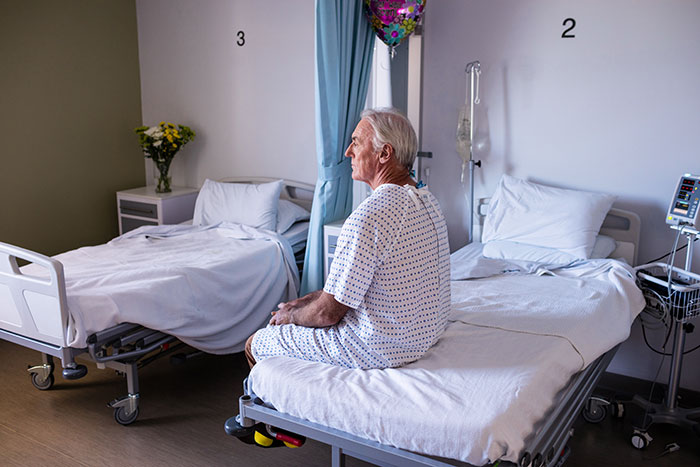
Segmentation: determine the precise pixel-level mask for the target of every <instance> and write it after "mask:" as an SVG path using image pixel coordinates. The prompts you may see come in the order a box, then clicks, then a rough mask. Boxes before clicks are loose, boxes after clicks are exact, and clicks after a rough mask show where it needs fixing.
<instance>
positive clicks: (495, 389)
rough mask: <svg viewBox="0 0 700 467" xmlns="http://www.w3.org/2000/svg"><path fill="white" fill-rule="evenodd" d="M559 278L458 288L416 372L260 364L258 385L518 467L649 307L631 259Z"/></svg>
mask: <svg viewBox="0 0 700 467" xmlns="http://www.w3.org/2000/svg"><path fill="white" fill-rule="evenodd" d="M482 266H483V265H482ZM481 272H482V273H483V270H481ZM553 272H554V273H555V274H557V275H556V276H551V275H537V274H519V275H518V274H514V273H508V274H506V275H497V276H493V277H490V278H487V279H479V280H469V281H458V282H454V281H453V283H452V301H453V311H452V315H451V318H450V323H449V325H448V327H447V329H446V331H445V333H444V335H443V336H442V337H441V339H440V340H439V341H438V343H437V344H436V345H435V346H434V347H433V348H432V349H430V350H429V351H428V353H427V354H426V355H425V356H424V357H423V358H422V359H420V360H419V361H417V362H413V363H411V364H409V365H406V366H405V367H402V368H398V369H387V370H367V371H362V370H347V369H342V368H338V367H332V366H328V365H323V364H320V363H310V362H304V361H300V360H294V359H289V358H283V357H276V358H270V359H266V360H264V361H262V362H260V363H258V364H257V365H255V367H254V368H253V371H252V373H251V383H252V389H253V391H254V392H255V393H256V394H257V395H258V396H259V397H261V398H262V399H263V400H264V401H266V402H267V403H269V404H271V405H272V406H274V407H275V408H276V409H277V410H280V411H282V412H285V413H288V414H291V415H295V416H298V417H302V418H305V419H308V420H310V421H312V422H316V423H320V424H323V425H326V426H329V427H333V428H337V429H341V430H344V431H347V432H349V433H352V434H355V435H358V436H361V437H363V438H367V439H371V440H375V441H378V442H380V443H384V444H387V445H391V446H396V447H399V448H403V449H408V450H411V451H415V452H420V453H424V454H428V455H435V456H442V457H447V458H451V459H458V460H461V461H465V462H469V463H471V464H474V465H482V464H484V463H487V462H493V461H495V460H496V459H501V458H503V459H506V460H510V461H514V462H515V461H517V459H518V456H519V454H520V451H521V450H522V448H523V447H524V439H525V437H526V436H527V435H528V434H529V433H531V432H532V430H533V427H534V426H535V424H536V423H537V422H538V421H539V420H540V419H541V418H542V417H543V415H544V414H545V413H546V411H547V410H548V409H549V408H550V407H551V405H552V403H553V401H554V399H555V397H556V395H557V393H558V392H559V391H560V390H561V389H562V388H564V387H565V386H566V384H567V383H568V381H569V380H570V378H571V376H573V375H574V374H575V373H576V372H577V371H579V370H581V369H582V368H583V367H584V366H585V365H587V364H588V363H590V362H591V361H592V360H593V359H595V358H597V356H599V355H602V354H603V353H604V352H606V351H607V350H609V349H610V348H612V347H613V346H614V345H616V344H617V343H619V342H621V341H623V340H625V339H626V338H627V336H628V335H629V330H630V326H631V323H632V321H633V320H634V317H635V316H636V315H637V314H638V313H639V311H641V309H642V308H643V304H644V302H643V298H642V296H641V293H640V292H639V290H638V289H637V288H636V286H635V284H634V276H633V275H632V274H630V270H629V268H628V267H627V266H626V265H624V264H623V263H621V262H618V261H614V260H599V261H591V262H585V263H581V264H579V265H578V266H577V267H576V268H567V270H566V271H563V270H555V271H553ZM548 274H549V273H548ZM476 275H477V276H478V275H479V274H476Z"/></svg>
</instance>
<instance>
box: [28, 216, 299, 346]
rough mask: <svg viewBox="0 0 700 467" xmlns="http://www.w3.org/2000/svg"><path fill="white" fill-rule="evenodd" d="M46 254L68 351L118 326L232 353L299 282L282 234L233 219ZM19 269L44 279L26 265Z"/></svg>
mask: <svg viewBox="0 0 700 467" xmlns="http://www.w3.org/2000/svg"><path fill="white" fill-rule="evenodd" d="M55 258H56V259H58V260H59V261H61V263H62V264H63V266H64V271H65V277H66V295H67V301H68V308H69V314H70V318H69V325H68V337H69V345H70V346H71V347H76V348H83V347H85V346H86V339H87V336H88V335H90V334H91V333H93V332H96V331H101V330H104V329H107V328H109V327H111V326H114V325H116V324H119V323H124V322H127V323H136V324H141V325H143V326H146V327H148V328H151V329H156V330H159V331H163V332H166V333H168V334H171V335H173V336H175V337H177V338H179V339H180V340H182V341H183V342H185V343H187V344H189V345H191V346H193V347H195V348H197V349H200V350H203V351H205V352H209V353H215V354H226V353H233V352H239V351H241V350H243V347H244V345H245V340H246V339H247V338H248V336H250V335H251V334H252V333H253V332H255V331H256V330H257V329H259V328H260V327H263V326H264V325H265V324H267V322H268V321H269V318H270V312H271V311H272V310H274V309H275V308H276V305H277V304H278V303H279V302H280V301H286V300H289V299H292V298H295V297H296V296H297V289H298V282H299V277H298V270H297V268H296V265H295V263H294V255H293V254H292V251H291V247H290V245H289V243H288V242H287V241H286V240H285V239H284V238H283V237H281V236H279V235H277V234H275V233H274V232H271V231H263V230H258V229H254V228H252V227H248V226H243V225H240V224H233V223H221V224H217V225H213V226H206V227H195V226H187V225H175V226H172V225H166V226H145V227H140V228H138V229H136V230H133V231H131V232H128V233H126V234H125V235H122V236H121V237H117V238H116V239H114V240H112V241H111V242H109V243H107V244H104V245H98V246H93V247H84V248H80V249H77V250H73V251H70V252H67V253H63V254H60V255H57V256H56V257H55ZM22 272H23V273H25V274H29V275H37V276H41V275H45V270H44V269H43V268H41V267H39V266H37V265H33V264H32V265H28V266H25V267H24V268H22Z"/></svg>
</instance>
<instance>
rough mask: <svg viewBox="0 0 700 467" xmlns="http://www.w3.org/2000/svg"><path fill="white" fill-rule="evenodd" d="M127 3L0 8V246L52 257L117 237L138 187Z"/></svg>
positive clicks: (42, 2) (132, 26) (19, 2)
mask: <svg viewBox="0 0 700 467" xmlns="http://www.w3.org/2000/svg"><path fill="white" fill-rule="evenodd" d="M140 124H141V95H140V84H139V60H138V34H137V27H136V7H135V3H134V1H133V0H83V1H78V0H63V1H60V2H57V1H53V0H29V1H27V0H14V1H9V0H0V241H2V242H6V243H12V244H15V245H18V246H22V247H25V248H29V249H31V250H35V251H38V252H41V253H44V254H49V255H53V254H56V253H59V252H62V251H66V250H69V249H73V248H77V247H80V246H84V245H90V244H97V243H102V242H105V241H107V240H109V239H110V238H112V237H114V236H116V235H117V233H118V228H117V216H116V199H115V192H116V191H117V190H120V189H126V188H133V187H137V186H142V185H144V184H145V175H144V162H143V154H142V153H141V152H140V150H139V146H138V144H137V139H136V136H135V134H134V132H133V129H134V128H135V127H136V126H139V125H140Z"/></svg>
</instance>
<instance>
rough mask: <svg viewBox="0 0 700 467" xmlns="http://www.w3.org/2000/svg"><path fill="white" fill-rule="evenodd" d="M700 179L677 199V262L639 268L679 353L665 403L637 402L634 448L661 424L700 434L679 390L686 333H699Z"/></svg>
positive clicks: (681, 186)
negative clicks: (682, 254)
mask: <svg viewBox="0 0 700 467" xmlns="http://www.w3.org/2000/svg"><path fill="white" fill-rule="evenodd" d="M698 188H700V177H698V176H695V175H692V174H684V175H683V176H682V177H681V179H680V181H679V182H678V186H677V188H676V191H675V192H674V198H673V199H672V200H671V205H670V206H669V210H668V214H667V216H666V223H668V224H670V227H671V229H674V230H676V231H677V238H676V244H674V247H673V251H672V256H671V260H670V261H669V262H668V263H663V262H658V263H650V264H645V265H643V266H639V267H638V268H637V279H638V281H639V286H640V288H641V289H642V292H643V293H644V298H645V299H646V302H647V309H648V310H649V311H650V312H651V313H652V314H656V315H657V316H660V317H661V318H662V319H666V318H668V319H670V322H671V325H670V326H671V330H672V331H673V347H672V348H673V350H672V352H671V368H670V370H669V376H668V388H667V390H666V396H665V398H664V400H663V402H662V403H654V402H651V401H650V400H646V399H644V398H642V397H640V396H635V397H634V398H633V400H632V402H633V403H634V404H635V405H637V406H639V407H641V408H643V409H644V410H645V412H646V413H645V419H644V420H643V424H644V426H643V427H641V428H637V429H635V430H634V433H633V434H632V439H631V441H632V445H633V446H634V447H636V448H638V449H643V448H645V447H647V446H648V444H649V443H650V442H651V440H652V438H651V436H650V435H649V433H647V429H648V428H649V427H650V426H651V425H653V424H655V423H668V424H673V425H677V426H682V427H687V428H692V429H693V430H695V432H696V433H697V434H698V435H700V421H699V419H700V407H696V408H681V407H679V406H678V387H679V383H680V377H681V367H682V364H683V352H684V347H685V338H686V334H687V333H689V332H692V331H693V328H694V326H693V324H692V323H690V322H689V321H690V320H692V319H693V318H696V317H698V316H700V275H698V274H694V273H692V272H691V266H692V261H693V244H694V243H695V240H696V238H697V236H698V234H699V233H700V232H698V230H697V229H696V227H697V226H698V211H699V209H698V204H699V201H698V200H699V199H700V191H699V190H698ZM681 235H685V237H686V240H687V250H686V258H685V267H684V269H681V268H678V267H675V266H673V256H675V251H676V245H677V243H678V238H680V236H681Z"/></svg>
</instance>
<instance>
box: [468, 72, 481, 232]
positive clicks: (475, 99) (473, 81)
mask: <svg viewBox="0 0 700 467" xmlns="http://www.w3.org/2000/svg"><path fill="white" fill-rule="evenodd" d="M464 72H465V73H467V74H468V75H469V78H468V79H469V96H470V98H471V101H470V103H469V211H470V215H469V241H468V243H471V242H472V241H474V166H477V167H481V161H475V160H474V154H473V149H474V105H475V104H478V103H479V102H480V99H479V75H480V74H481V64H480V63H479V61H478V60H477V61H474V62H469V63H467V66H466V68H465V69H464ZM475 87H476V93H475Z"/></svg>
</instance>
